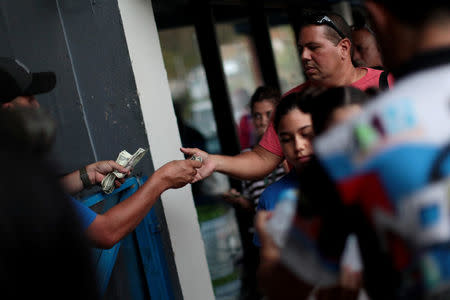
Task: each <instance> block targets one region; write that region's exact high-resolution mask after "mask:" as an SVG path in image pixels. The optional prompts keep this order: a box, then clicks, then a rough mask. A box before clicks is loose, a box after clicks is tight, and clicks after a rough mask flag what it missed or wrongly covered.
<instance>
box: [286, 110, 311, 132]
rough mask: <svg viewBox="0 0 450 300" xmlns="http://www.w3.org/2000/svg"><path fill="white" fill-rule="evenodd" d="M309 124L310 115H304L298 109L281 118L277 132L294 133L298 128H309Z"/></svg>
mask: <svg viewBox="0 0 450 300" xmlns="http://www.w3.org/2000/svg"><path fill="white" fill-rule="evenodd" d="M311 123H312V121H311V115H310V114H305V113H304V112H302V111H300V110H299V109H293V110H291V111H289V112H288V113H287V114H285V115H284V116H283V117H282V118H281V120H280V125H279V126H278V130H279V131H280V132H290V131H293V132H296V131H297V130H298V129H299V128H303V127H307V126H311Z"/></svg>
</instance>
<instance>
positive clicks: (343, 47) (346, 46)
mask: <svg viewBox="0 0 450 300" xmlns="http://www.w3.org/2000/svg"><path fill="white" fill-rule="evenodd" d="M351 48H352V43H351V42H350V40H349V39H348V38H344V39H342V40H341V41H340V42H339V49H340V55H341V58H342V59H346V58H347V57H350V55H351V54H350V50H351Z"/></svg>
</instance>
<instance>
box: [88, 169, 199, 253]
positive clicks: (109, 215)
mask: <svg viewBox="0 0 450 300" xmlns="http://www.w3.org/2000/svg"><path fill="white" fill-rule="evenodd" d="M201 166H202V163H201V162H199V161H192V160H177V161H171V162H169V163H167V164H165V165H164V166H162V167H161V168H159V169H158V170H156V171H155V172H154V173H153V175H152V176H151V177H150V178H149V179H148V180H147V181H146V182H145V184H144V185H143V186H142V187H140V188H139V189H138V190H137V191H136V192H135V193H134V194H133V195H131V196H130V197H129V198H127V199H126V200H124V201H122V202H120V203H119V204H117V205H115V206H114V207H112V208H111V209H109V210H108V211H107V212H106V213H104V214H102V215H97V217H96V218H95V219H94V221H93V222H92V223H91V224H90V225H89V227H88V228H87V230H86V232H87V236H88V239H89V240H90V241H91V242H93V244H94V245H95V246H96V247H98V248H104V249H108V248H111V247H112V246H114V245H115V244H116V243H117V242H119V241H120V240H121V239H123V238H124V237H125V236H126V235H127V234H128V233H130V232H131V231H133V230H134V229H135V228H136V227H137V226H138V225H139V223H140V222H141V221H142V219H143V218H144V217H145V216H146V215H147V214H148V212H149V211H150V209H151V208H152V206H153V205H154V204H155V202H156V201H157V200H158V198H159V196H160V195H161V194H162V193H163V192H164V191H166V190H168V189H170V188H181V187H183V186H185V185H186V184H188V183H191V182H192V181H193V180H194V178H195V175H196V174H197V168H200V167H201Z"/></svg>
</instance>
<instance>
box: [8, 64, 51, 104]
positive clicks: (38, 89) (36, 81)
mask: <svg viewBox="0 0 450 300" xmlns="http://www.w3.org/2000/svg"><path fill="white" fill-rule="evenodd" d="M0 82H1V89H2V92H1V96H0V97H1V98H0V103H1V105H2V107H3V108H12V107H17V106H20V107H30V108H38V107H39V102H38V101H37V100H36V98H35V97H34V95H37V94H43V93H47V92H50V91H51V90H53V88H54V87H55V85H56V76H55V73H53V72H40V73H31V72H30V70H28V68H27V67H26V66H25V65H24V64H22V63H21V62H20V61H18V60H17V59H13V58H8V57H0Z"/></svg>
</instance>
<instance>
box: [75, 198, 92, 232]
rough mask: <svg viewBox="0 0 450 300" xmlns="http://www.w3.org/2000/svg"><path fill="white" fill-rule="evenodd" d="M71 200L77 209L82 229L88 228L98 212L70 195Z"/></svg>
mask: <svg viewBox="0 0 450 300" xmlns="http://www.w3.org/2000/svg"><path fill="white" fill-rule="evenodd" d="M70 202H71V203H72V205H73V208H74V209H75V213H76V214H77V217H78V220H79V221H80V224H81V227H82V229H83V230H86V229H87V228H88V227H89V225H91V223H92V222H94V220H95V218H96V217H97V213H95V212H94V211H93V210H92V209H90V208H89V207H87V206H85V205H83V203H81V202H80V201H78V200H75V199H74V198H72V197H70Z"/></svg>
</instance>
